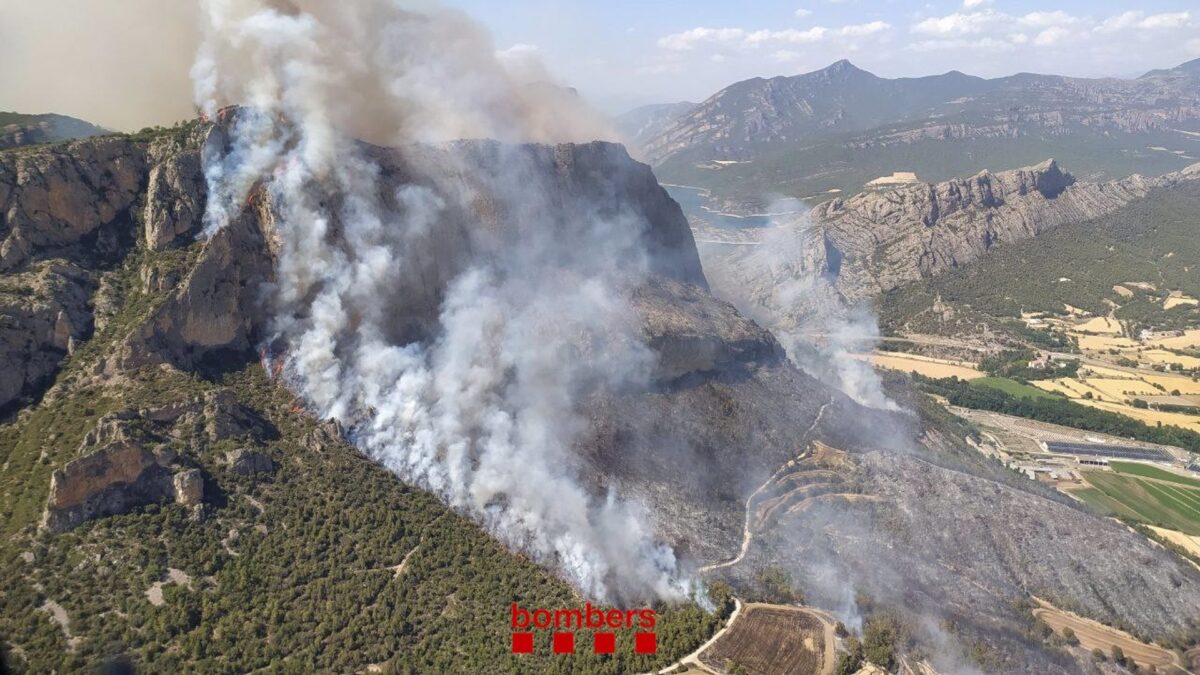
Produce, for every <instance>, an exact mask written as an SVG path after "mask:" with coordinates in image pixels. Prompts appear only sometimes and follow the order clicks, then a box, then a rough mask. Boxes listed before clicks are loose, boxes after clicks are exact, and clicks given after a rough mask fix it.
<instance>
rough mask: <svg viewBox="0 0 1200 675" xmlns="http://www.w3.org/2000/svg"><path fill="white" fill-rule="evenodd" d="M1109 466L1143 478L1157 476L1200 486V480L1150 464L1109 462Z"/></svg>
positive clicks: (1159, 478) (1174, 481)
mask: <svg viewBox="0 0 1200 675" xmlns="http://www.w3.org/2000/svg"><path fill="white" fill-rule="evenodd" d="M1108 466H1109V468H1111V469H1112V470H1113V471H1116V472H1117V473H1124V474H1129V475H1132V476H1142V477H1143V478H1155V479H1158V480H1164V481H1167V482H1170V483H1179V484H1180V485H1186V486H1188V487H1193V488H1200V480H1196V479H1195V478H1188V477H1187V476H1180V475H1179V474H1177V473H1171V472H1170V471H1167V470H1165V469H1160V468H1158V467H1156V466H1150V465H1149V464H1138V463H1136V462H1109V464H1108Z"/></svg>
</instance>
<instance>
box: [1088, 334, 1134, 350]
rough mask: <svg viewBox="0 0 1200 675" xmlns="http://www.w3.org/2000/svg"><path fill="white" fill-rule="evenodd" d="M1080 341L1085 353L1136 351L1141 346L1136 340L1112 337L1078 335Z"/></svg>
mask: <svg viewBox="0 0 1200 675" xmlns="http://www.w3.org/2000/svg"><path fill="white" fill-rule="evenodd" d="M1075 337H1076V339H1078V340H1079V348H1080V349H1082V350H1084V351H1106V350H1109V349H1136V348H1137V347H1140V346H1141V344H1140V343H1138V342H1137V341H1136V340H1130V339H1129V338H1125V337H1111V336H1103V335H1076V336H1075Z"/></svg>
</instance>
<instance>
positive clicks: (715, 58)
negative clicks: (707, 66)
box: [708, 54, 727, 63]
mask: <svg viewBox="0 0 1200 675" xmlns="http://www.w3.org/2000/svg"><path fill="white" fill-rule="evenodd" d="M708 60H709V61H712V62H713V63H725V61H726V60H727V59H726V57H725V55H724V54H713V55H712V56H710V57H708Z"/></svg>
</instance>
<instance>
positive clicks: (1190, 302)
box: [1163, 293, 1200, 309]
mask: <svg viewBox="0 0 1200 675" xmlns="http://www.w3.org/2000/svg"><path fill="white" fill-rule="evenodd" d="M1196 305H1200V300H1197V299H1196V298H1193V297H1190V296H1187V295H1183V294H1182V293H1181V294H1179V295H1174V294H1172V295H1171V297H1169V298H1167V299H1166V300H1165V301H1163V309H1173V308H1175V307H1182V306H1188V307H1195V306H1196Z"/></svg>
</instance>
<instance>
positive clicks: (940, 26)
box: [912, 11, 996, 36]
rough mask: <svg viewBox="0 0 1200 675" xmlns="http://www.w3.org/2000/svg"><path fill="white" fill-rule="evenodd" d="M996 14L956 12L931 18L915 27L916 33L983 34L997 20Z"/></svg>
mask: <svg viewBox="0 0 1200 675" xmlns="http://www.w3.org/2000/svg"><path fill="white" fill-rule="evenodd" d="M995 17H996V14H995V12H991V11H986V12H965V13H964V12H955V13H954V14H947V15H946V16H937V17H930V18H928V19H925V20H924V21H921V22H920V23H918V24H917V25H915V26H913V28H912V31H913V32H914V33H922V34H925V35H946V36H949V35H973V34H976V33H981V32H983V31H984V29H986V28H987V27H988V26H989V24H990V23H992V21H993V20H994V19H995Z"/></svg>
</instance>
